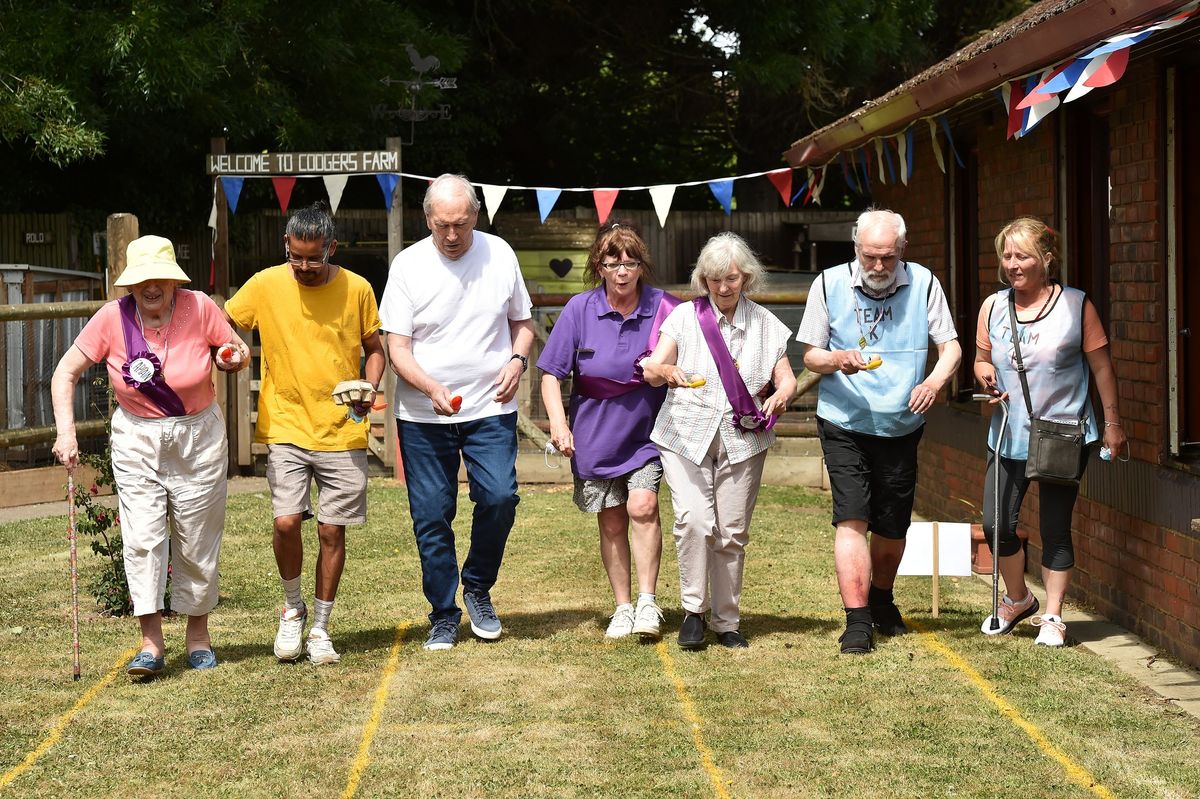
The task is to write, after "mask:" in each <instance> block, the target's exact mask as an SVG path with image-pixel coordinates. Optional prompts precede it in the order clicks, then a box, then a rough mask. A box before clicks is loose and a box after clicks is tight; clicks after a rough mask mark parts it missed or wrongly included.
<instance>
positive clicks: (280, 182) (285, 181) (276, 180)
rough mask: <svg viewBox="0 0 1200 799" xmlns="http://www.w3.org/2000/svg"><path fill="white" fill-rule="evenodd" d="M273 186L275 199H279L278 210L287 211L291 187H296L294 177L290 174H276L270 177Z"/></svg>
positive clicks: (290, 197) (290, 199)
mask: <svg viewBox="0 0 1200 799" xmlns="http://www.w3.org/2000/svg"><path fill="white" fill-rule="evenodd" d="M271 185H272V186H274V187H275V199H277V200H279V210H280V211H283V212H284V213H285V214H286V213H287V209H288V203H290V202H291V201H292V189H294V188H296V179H295V178H294V177H292V176H290V175H278V176H276V177H273V178H271Z"/></svg>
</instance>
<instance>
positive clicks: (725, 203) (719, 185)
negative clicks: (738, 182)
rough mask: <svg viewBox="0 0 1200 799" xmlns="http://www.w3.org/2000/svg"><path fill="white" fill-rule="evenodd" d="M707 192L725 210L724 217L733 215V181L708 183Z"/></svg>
mask: <svg viewBox="0 0 1200 799" xmlns="http://www.w3.org/2000/svg"><path fill="white" fill-rule="evenodd" d="M708 190H709V191H711V192H712V196H713V197H715V198H716V200H717V202H719V203H720V204H721V207H722V208H724V209H725V216H730V215H731V214H732V213H733V179H732V178H728V179H726V180H712V181H709V183H708Z"/></svg>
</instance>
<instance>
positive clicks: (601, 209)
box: [592, 189, 621, 225]
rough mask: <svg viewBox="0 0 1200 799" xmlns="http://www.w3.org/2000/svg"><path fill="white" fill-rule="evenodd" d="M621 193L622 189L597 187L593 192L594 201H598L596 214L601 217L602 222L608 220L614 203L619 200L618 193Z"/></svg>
mask: <svg viewBox="0 0 1200 799" xmlns="http://www.w3.org/2000/svg"><path fill="white" fill-rule="evenodd" d="M620 193H621V190H620V189H596V190H594V191H593V192H592V201H593V202H594V203H596V216H598V217H599V218H600V224H602V225H603V224H604V223H605V222H607V221H608V215H609V214H611V213H612V207H613V203H615V202H616V201H617V195H618V194H620Z"/></svg>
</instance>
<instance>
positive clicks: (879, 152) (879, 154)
mask: <svg viewBox="0 0 1200 799" xmlns="http://www.w3.org/2000/svg"><path fill="white" fill-rule="evenodd" d="M874 144H875V160H876V162H877V163H878V164H879V168H878V169H877V170H876V174H878V175H879V180H880V181H881V182H882V183H883V184H884V185H887V173H885V172H884V171H883V139H876V140H875V141H874Z"/></svg>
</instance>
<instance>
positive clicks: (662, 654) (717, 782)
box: [655, 641, 730, 799]
mask: <svg viewBox="0 0 1200 799" xmlns="http://www.w3.org/2000/svg"><path fill="white" fill-rule="evenodd" d="M655 649H656V650H657V651H658V659H659V660H661V661H662V664H663V671H665V672H666V673H667V676H668V677H670V678H671V684H672V685H674V686H675V695H676V696H678V697H679V704H680V705H682V706H683V715H684V717H685V718H686V719H687V720H688V722H689V723H690V724H691V725H692V745H693V746H695V747H696V753H697V754H699V755H700V764H701V765H702V766H704V771H705V772H706V773H707V774H708V780H709V782H711V783H712V786H713V791H714V792H715V793H716V794H717V796H718V797H719V799H730V797H729V791H728V790H727V789H726V787H725V786H726V784H728V782H729V781H728V780H727V779H725V775H724V774H722V773H721V769H720V768H718V767H717V764H716V763H715V762H714V761H713V755H712V750H711V749H709V748H708V744H706V743H704V734H703V733H702V732H701V731H700V727H701V724H702V721H701V719H700V715H699V714H698V713H697V712H696V706H695V704H693V703H692V697H691V695H690V694H689V693H688V689H687V686H686V685H684V684H683V680H681V679H680V678H679V673H678V672H677V671H675V661H673V660H672V659H671V653H670V652H669V651H667V643H666V641H659V642H658V646H656V647H655Z"/></svg>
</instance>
